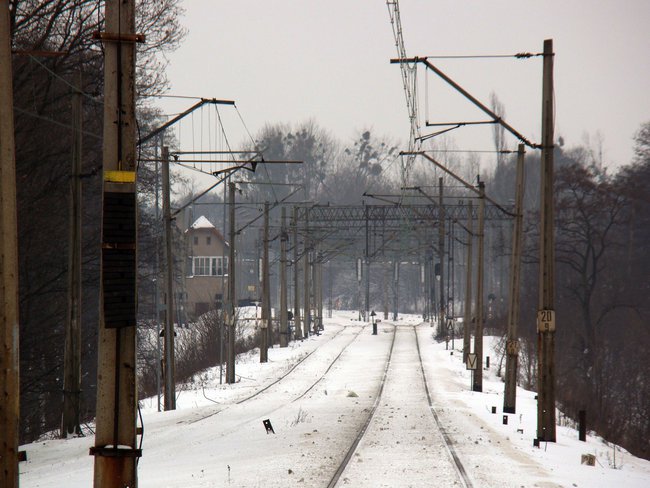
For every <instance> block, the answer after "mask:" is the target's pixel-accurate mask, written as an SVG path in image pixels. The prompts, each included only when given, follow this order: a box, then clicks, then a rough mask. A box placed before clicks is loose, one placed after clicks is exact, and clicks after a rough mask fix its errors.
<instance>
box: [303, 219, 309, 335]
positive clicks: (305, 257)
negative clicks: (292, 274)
mask: <svg viewBox="0 0 650 488" xmlns="http://www.w3.org/2000/svg"><path fill="white" fill-rule="evenodd" d="M304 247H305V248H304V252H303V264H304V266H305V268H304V278H303V280H304V283H303V288H304V290H303V291H304V297H305V300H304V301H305V311H304V315H305V319H304V324H303V325H304V327H305V329H304V331H303V336H305V337H309V331H310V329H309V328H310V327H311V323H310V322H311V315H310V310H311V308H310V307H311V305H310V303H309V285H310V279H309V209H308V208H305V244H304Z"/></svg>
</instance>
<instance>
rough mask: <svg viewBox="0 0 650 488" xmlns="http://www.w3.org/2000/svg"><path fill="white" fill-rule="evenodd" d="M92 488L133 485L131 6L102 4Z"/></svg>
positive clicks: (136, 452)
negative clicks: (100, 208) (100, 189)
mask: <svg viewBox="0 0 650 488" xmlns="http://www.w3.org/2000/svg"><path fill="white" fill-rule="evenodd" d="M104 18H105V25H106V32H103V33H100V34H99V37H100V39H101V40H102V41H103V42H104V53H105V54H104V144H103V199H102V201H103V212H102V251H101V267H100V313H99V317H100V323H99V334H98V335H99V340H98V367H97V413H96V415H97V416H96V430H95V445H94V446H93V447H92V448H91V449H90V454H91V455H93V456H94V457H95V469H94V486H95V488H118V487H124V486H129V487H131V488H136V487H137V484H138V483H137V463H136V460H137V458H138V457H140V456H141V454H142V453H141V450H140V449H139V448H138V447H137V439H136V437H137V436H136V411H137V391H136V355H135V345H136V310H137V273H136V270H137V256H136V248H137V218H136V217H137V212H136V193H135V192H136V124H135V56H136V53H135V42H138V41H141V40H143V38H142V36H139V35H137V34H135V1H134V0H107V1H106V11H105V16H104Z"/></svg>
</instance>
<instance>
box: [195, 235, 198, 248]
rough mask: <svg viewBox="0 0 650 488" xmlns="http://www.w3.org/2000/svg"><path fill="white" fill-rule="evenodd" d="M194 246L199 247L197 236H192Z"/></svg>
mask: <svg viewBox="0 0 650 488" xmlns="http://www.w3.org/2000/svg"><path fill="white" fill-rule="evenodd" d="M194 245H195V246H198V245H199V236H194Z"/></svg>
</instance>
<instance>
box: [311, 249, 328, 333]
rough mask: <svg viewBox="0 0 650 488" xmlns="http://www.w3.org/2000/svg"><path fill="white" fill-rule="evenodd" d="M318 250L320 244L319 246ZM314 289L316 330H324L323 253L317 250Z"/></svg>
mask: <svg viewBox="0 0 650 488" xmlns="http://www.w3.org/2000/svg"><path fill="white" fill-rule="evenodd" d="M319 248H320V244H319ZM315 284H316V289H315V292H314V298H315V301H316V316H317V317H318V328H319V329H320V330H324V329H325V326H324V324H323V251H321V250H320V249H319V250H318V259H317V262H316V280H315Z"/></svg>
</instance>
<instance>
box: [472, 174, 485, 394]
mask: <svg viewBox="0 0 650 488" xmlns="http://www.w3.org/2000/svg"><path fill="white" fill-rule="evenodd" d="M478 191H479V204H478V205H479V207H478V270H477V275H476V315H475V316H476V329H475V330H476V333H475V335H474V354H476V361H477V368H476V371H474V384H473V386H472V390H473V391H483V275H484V267H485V183H484V182H482V181H479V182H478Z"/></svg>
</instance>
